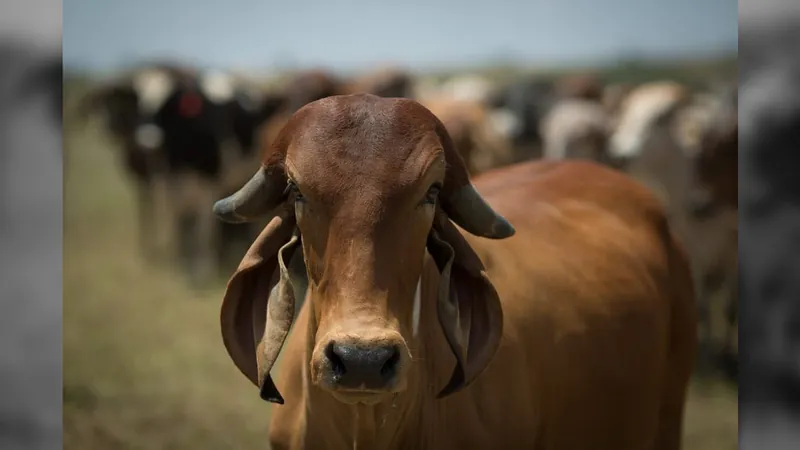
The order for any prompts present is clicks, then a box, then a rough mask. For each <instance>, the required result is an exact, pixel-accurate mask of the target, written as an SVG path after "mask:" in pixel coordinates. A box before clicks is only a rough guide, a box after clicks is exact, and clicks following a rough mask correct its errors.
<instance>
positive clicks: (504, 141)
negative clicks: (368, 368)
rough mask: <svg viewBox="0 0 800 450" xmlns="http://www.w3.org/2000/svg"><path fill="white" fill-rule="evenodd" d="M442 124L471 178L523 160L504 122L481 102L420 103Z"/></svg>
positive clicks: (449, 99) (435, 100)
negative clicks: (502, 123) (504, 131)
mask: <svg viewBox="0 0 800 450" xmlns="http://www.w3.org/2000/svg"><path fill="white" fill-rule="evenodd" d="M421 103H422V104H423V105H424V106H425V107H426V108H428V109H429V110H430V111H431V112H433V114H434V115H436V117H438V118H439V120H441V121H442V123H443V124H444V126H445V128H446V129H447V132H448V133H449V134H450V137H451V138H452V139H453V142H454V143H455V147H456V149H457V150H458V152H459V153H460V154H461V158H462V159H463V160H464V163H465V164H466V167H467V171H468V172H469V173H470V174H471V175H476V174H478V173H481V172H485V171H487V170H489V169H492V168H495V167H502V166H506V165H509V164H513V163H514V162H518V161H520V160H522V159H521V158H519V156H518V155H517V154H515V148H514V146H513V144H512V142H511V140H510V139H508V138H507V135H506V134H505V133H503V132H502V130H501V126H502V125H501V124H499V123H497V121H498V120H500V119H502V118H501V117H498V116H496V115H495V114H494V112H493V111H491V110H489V109H488V108H487V107H485V106H484V105H482V104H481V103H478V102H475V101H471V100H467V99H457V98H452V97H449V96H443V97H439V98H429V99H425V100H421Z"/></svg>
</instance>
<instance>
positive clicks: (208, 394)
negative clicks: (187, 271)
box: [64, 93, 738, 450]
mask: <svg viewBox="0 0 800 450" xmlns="http://www.w3.org/2000/svg"><path fill="white" fill-rule="evenodd" d="M68 95H69V93H68ZM64 145H65V153H66V154H67V155H68V156H67V158H68V163H67V172H66V185H65V210H66V213H65V226H64V448H65V449H72V450H95V449H97V450H100V449H102V450H113V449H146V450H160V449H192V450H203V449H215V450H217V449H236V450H247V449H264V448H267V442H266V439H267V424H268V418H269V411H270V409H269V406H268V405H267V404H266V403H264V402H263V401H261V400H260V399H259V398H258V395H257V391H256V389H255V388H254V387H253V386H252V385H251V384H250V382H249V381H247V380H246V379H245V378H244V377H243V376H242V375H240V374H239V372H238V370H237V369H236V368H235V366H234V365H233V363H232V362H230V360H229V359H228V357H227V355H226V353H225V350H224V348H223V346H222V342H221V339H220V332H219V326H218V318H219V303H220V301H221V298H222V286H219V287H217V288H215V289H212V290H208V291H204V292H197V291H193V290H190V289H189V288H188V287H187V286H186V284H185V283H184V282H183V278H182V277H180V276H178V274H177V273H176V272H175V271H174V270H172V269H170V268H168V267H152V266H148V265H147V264H145V263H143V262H142V260H141V258H140V257H139V252H138V249H137V248H136V245H137V241H136V239H135V238H136V233H135V231H136V229H135V225H136V221H135V216H134V208H133V197H132V191H131V190H130V189H129V187H128V186H129V185H128V183H127V182H126V181H127V180H126V179H125V177H124V176H123V174H122V172H121V171H120V170H119V169H118V164H117V162H116V161H115V158H114V155H115V152H113V151H112V150H113V149H112V148H110V146H109V144H108V142H106V141H104V140H103V139H102V138H101V135H100V134H99V133H98V132H97V131H96V130H95V129H93V128H88V129H85V130H82V129H70V130H66V131H65V138H64ZM737 416H738V411H737V400H736V393H735V391H732V390H730V389H727V388H725V387H724V386H719V385H711V386H703V385H699V384H698V385H697V386H696V387H695V388H694V389H693V394H692V398H691V400H690V403H689V408H688V415H687V427H686V444H687V446H686V447H685V448H686V449H687V450H695V449H696V450H723V449H725V450H727V449H735V448H737V447H736V442H737V434H738V433H737Z"/></svg>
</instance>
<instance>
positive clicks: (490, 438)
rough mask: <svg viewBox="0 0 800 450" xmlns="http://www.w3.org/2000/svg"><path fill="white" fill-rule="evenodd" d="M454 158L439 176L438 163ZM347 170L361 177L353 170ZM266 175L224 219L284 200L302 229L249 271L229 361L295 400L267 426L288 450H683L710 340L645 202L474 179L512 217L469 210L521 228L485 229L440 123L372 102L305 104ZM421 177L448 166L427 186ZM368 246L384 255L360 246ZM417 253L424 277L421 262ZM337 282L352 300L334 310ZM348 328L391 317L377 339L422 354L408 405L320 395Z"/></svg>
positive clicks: (225, 207)
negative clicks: (326, 341) (327, 332)
mask: <svg viewBox="0 0 800 450" xmlns="http://www.w3.org/2000/svg"><path fill="white" fill-rule="evenodd" d="M365 112H370V113H371V114H364V113H365ZM345 130H348V131H345ZM431 131H435V134H433V135H432V134H430V132H431ZM434 136H435V138H434ZM401 138H404V139H405V140H403V139H401ZM347 143H349V145H345V144H347ZM377 143H380V144H381V145H377V146H376V145H375V144H377ZM368 144H369V145H368ZM437 148H438V150H439V151H438V152H437V151H436V150H437ZM426 152H432V153H430V154H429V156H428V159H426V158H422V159H421V156H422V155H426ZM442 157H444V161H445V162H446V164H447V166H446V167H447V170H446V171H444V172H442V171H441V169H439V168H438V167H441V166H438V165H437V164H439V163H438V162H436V161H441V160H440V159H437V158H442ZM348 158H352V161H353V162H350V163H348V162H343V161H345V160H347V159H348ZM430 158H432V159H430ZM264 161H265V163H264V168H263V169H262V172H260V175H259V174H257V175H256V176H255V177H254V179H253V180H254V181H253V182H252V183H253V184H251V185H250V186H246V187H245V188H243V190H242V191H240V193H238V194H237V195H235V196H234V198H228V199H225V200H223V201H220V202H218V204H217V206H215V210H216V211H217V213H218V214H219V215H220V216H221V217H230V215H231V214H232V215H233V216H236V215H239V216H240V217H241V214H240V213H241V212H242V211H244V210H247V211H249V213H250V214H257V213H258V214H266V211H267V210H268V209H271V208H273V206H274V205H275V204H276V202H281V203H280V204H282V205H291V204H292V203H294V205H295V206H294V209H295V213H294V215H295V218H296V219H295V220H296V222H297V226H296V227H295V226H293V225H291V223H292V222H291V221H290V218H291V217H292V216H291V214H290V209H279V211H285V212H283V213H279V217H280V219H273V221H278V222H273V224H272V225H271V227H270V228H268V229H267V230H266V231H265V233H264V234H262V236H263V237H262V238H261V239H260V240H258V241H257V242H256V243H255V244H254V246H253V248H252V249H251V252H250V254H249V255H259V256H257V257H256V258H255V259H253V257H252V256H248V257H247V258H246V259H245V261H243V262H242V266H240V271H238V272H237V273H236V274H234V276H233V277H232V279H231V281H230V283H229V286H228V290H227V292H226V296H225V301H224V305H223V318H222V326H223V336H225V343H226V347H227V348H228V351H229V353H230V355H231V357H232V359H233V360H234V362H235V363H236V364H237V365H238V366H239V368H240V369H241V370H242V371H243V372H244V373H245V374H246V375H247V376H248V378H250V380H251V381H253V382H254V383H260V384H261V386H262V396H264V395H263V394H264V393H265V389H264V388H265V387H266V388H267V389H266V391H271V393H272V394H275V393H277V392H278V391H279V392H280V393H281V394H282V397H283V398H282V400H284V401H285V403H284V404H282V405H276V406H274V409H273V411H272V415H271V424H270V443H271V446H272V448H273V449H340V448H341V449H352V448H354V447H355V448H366V449H398V450H399V449H408V448H423V449H424V448H429V449H437V450H439V449H441V450H450V449H453V450H455V449H486V448H503V449H510V450H515V449H565V448H569V449H578V448H592V449H599V450H603V449H609V450H610V449H615V450H626V449H630V450H633V449H642V450H645V449H654V448H656V449H673V450H674V449H678V448H679V447H680V439H681V425H682V416H683V406H684V401H685V397H686V389H687V384H688V380H689V376H690V373H691V367H692V362H693V359H694V351H695V342H696V336H695V317H694V314H695V311H694V294H693V291H692V285H691V274H690V272H689V268H688V263H687V260H686V257H685V254H684V252H683V250H682V248H681V246H680V245H679V244H678V243H677V242H676V241H675V240H674V239H673V237H672V234H671V232H670V230H669V227H668V226H667V223H666V218H665V215H664V212H663V210H662V208H661V207H660V206H659V202H658V201H657V200H656V199H655V198H654V197H653V196H652V195H651V194H650V193H649V191H648V190H647V189H645V188H644V187H642V186H641V185H639V184H637V183H635V182H633V181H632V180H631V179H629V178H627V177H625V176H623V175H621V174H619V173H618V172H614V171H611V170H608V169H604V168H602V167H600V166H597V165H595V164H591V163H583V162H554V163H550V162H548V163H544V162H531V163H524V164H518V165H515V166H510V167H508V168H504V169H498V170H495V171H491V172H488V173H486V174H484V175H482V176H479V177H478V178H477V179H476V180H475V181H474V183H475V185H476V187H477V189H478V190H479V192H480V193H481V195H482V197H483V198H484V199H485V200H487V201H488V202H490V203H491V204H492V205H493V207H494V208H497V211H498V212H500V213H501V214H503V216H499V215H497V214H496V213H495V212H494V211H492V210H488V209H484V207H483V206H481V203H480V202H479V200H480V197H470V203H469V204H471V205H473V206H472V208H474V210H475V211H482V212H481V214H489V215H492V214H495V216H494V217H495V219H494V220H495V222H494V223H495V224H497V223H501V222H498V220H499V219H497V218H498V217H507V218H508V219H509V220H511V221H512V222H513V223H514V224H515V227H516V230H517V231H516V233H514V232H513V231H512V232H511V233H508V232H503V233H499V232H497V231H494V232H492V233H489V232H488V229H487V228H486V226H485V225H480V226H478V225H476V222H474V217H473V216H472V214H474V213H470V212H469V211H467V210H465V209H463V207H464V205H465V204H466V203H459V202H458V201H457V200H456V199H458V198H460V197H459V195H460V194H459V193H461V192H465V191H462V190H463V189H464V188H465V186H468V185H469V180H468V179H467V178H466V177H465V170H464V167H463V165H462V163H461V160H460V158H459V157H458V155H457V154H456V153H454V149H453V147H452V142H451V140H450V139H449V137H448V136H447V134H446V133H445V132H444V130H443V129H442V126H441V124H440V123H439V122H438V121H437V120H436V119H435V117H433V116H432V115H431V114H430V113H429V112H426V111H425V110H424V109H423V108H421V107H420V106H419V105H418V104H416V103H415V102H411V101H408V100H386V99H377V97H374V96H343V97H338V98H337V97H333V98H330V99H328V100H326V101H321V102H315V104H312V105H309V106H308V107H307V108H304V110H302V111H300V112H299V113H298V114H296V115H295V116H294V117H293V118H292V119H290V121H289V123H288V124H287V126H286V127H285V128H284V130H283V131H282V132H281V133H280V135H279V136H278V138H277V139H276V141H275V143H274V145H273V146H272V147H271V149H270V151H269V152H267V153H266V154H265V160H264ZM356 161H357V162H358V163H359V164H358V165H356V164H355V162H356ZM414 161H416V163H415V162H414ZM419 161H434V162H433V163H431V164H432V165H430V166H429V167H430V169H429V170H421V166H420V165H419V164H421V163H420V162H419ZM281 165H284V166H285V167H286V168H287V170H286V172H285V176H286V178H283V180H284V181H283V182H284V183H286V180H287V179H288V180H291V182H292V183H295V184H289V188H288V189H287V191H286V192H288V193H289V194H288V195H289V197H288V199H281V200H276V197H274V195H273V194H274V192H277V191H275V190H271V189H272V187H269V186H268V184H269V183H272V182H274V183H275V187H278V186H279V185H280V180H281V179H282V178H281V177H282V176H283V175H278V174H279V170H280V167H281ZM359 167H360V168H361V169H359ZM401 168H405V169H402V170H401ZM322 169H326V170H327V171H326V170H322ZM346 170H349V171H351V172H350V173H349V174H348V173H345V172H343V171H346ZM412 174H416V175H413V176H412ZM264 180H269V181H264ZM402 180H406V181H408V180H413V182H412V183H411V184H403V183H400V182H401V181H402ZM431 180H439V181H443V185H442V187H441V191H440V192H439V194H438V200H436V202H435V204H436V207H435V209H434V208H433V206H420V207H418V208H421V209H419V212H418V213H417V212H411V211H412V210H411V209H404V208H406V207H409V208H410V207H413V206H414V204H415V202H416V201H417V200H416V199H418V198H419V197H418V196H421V194H422V193H424V192H425V188H426V187H427V186H428V183H429V182H431ZM397 183H400V184H397ZM351 186H356V187H358V189H357V190H352V189H356V188H354V187H351ZM398 186H404V187H405V189H401V188H399V187H398ZM268 191H269V192H268ZM430 192H431V191H429V194H430ZM301 193H302V200H298V198H300V197H299V196H300V194H301ZM387 193H391V194H392V195H391V196H388V197H387V196H386V195H387ZM424 198H426V199H428V198H429V197H427V196H426V197H424ZM254 199H260V200H259V202H260V204H261V207H260V210H258V211H257V208H255V206H254V205H256V203H259V202H255V200H254ZM318 199H319V200H322V199H324V200H325V201H317V200H318ZM369 199H372V200H369ZM375 199H380V202H378V203H370V201H374V200H375ZM390 199H391V201H390ZM267 200H269V201H267ZM242 205H246V207H244V206H242ZM323 205H329V206H323ZM367 205H370V208H373V209H370V208H366V206H367ZM403 205H407V206H403ZM421 205H433V203H422V204H421ZM355 207H359V208H361V209H351V208H355ZM374 208H377V209H374ZM428 208H430V209H428ZM486 208H488V207H486ZM322 211H326V212H325V213H324V214H323V213H322ZM355 211H360V212H361V214H360V215H355V214H353V212H355ZM489 211H491V213H490V212H489ZM345 212H346V213H347V214H345ZM273 214H275V213H273ZM287 214H289V215H287ZM342 214H345V215H344V216H341V215H342ZM415 214H419V216H418V218H413V217H412V216H414V215H415ZM340 217H341V219H340ZM345 218H346V219H347V220H344V219H345ZM386 218H389V219H390V220H385V219H386ZM311 219H313V220H311ZM449 220H453V222H455V223H457V224H459V225H463V228H457V227H455V226H454V225H453V224H451V223H450V221H449ZM481 223H483V224H486V223H488V222H486V221H485V220H484V221H481ZM373 225H374V226H373ZM423 226H425V227H427V228H421V227H423ZM291 228H294V230H292V229H291ZM467 228H470V229H472V230H473V231H472V232H473V233H475V234H482V235H486V236H488V237H493V238H494V239H492V240H487V239H484V238H479V237H477V236H473V235H470V234H467V233H466V232H465V231H466V230H467ZM489 228H490V229H492V230H498V229H499V228H497V225H492V226H491V227H489ZM298 230H299V231H301V235H302V236H301V237H302V249H303V252H302V253H303V256H304V258H303V259H304V260H305V269H306V270H305V274H303V273H300V272H299V271H296V272H294V275H292V274H291V273H289V272H290V271H291V270H290V269H289V270H287V269H286V267H288V266H291V265H293V263H292V262H289V263H288V264H286V263H285V264H284V265H283V267H281V268H282V269H284V270H281V271H276V269H275V267H276V261H286V260H288V259H289V258H292V256H290V255H289V254H288V251H289V250H288V246H290V245H294V243H296V242H297V240H293V239H290V238H289V236H296V235H297V234H296V233H297V231H298ZM383 230H388V231H383ZM512 230H513V229H512ZM362 232H368V233H369V234H365V235H361V234H359V233H362ZM385 232H386V233H389V234H383V233H385ZM412 236H413V239H411V238H410V237H412ZM362 239H366V240H365V241H364V242H367V243H369V245H366V246H360V245H355V246H353V245H350V244H348V243H351V242H354V243H358V242H361V240H362ZM282 245H286V247H284V248H287V250H286V251H284V253H283V257H281V258H279V257H277V253H278V249H279V248H280V247H281V246H282ZM347 245H350V246H349V247H348V246H347ZM425 248H427V252H425V251H424V249H425ZM382 249H383V250H382ZM329 250H330V251H329ZM334 250H335V251H334ZM417 251H419V252H421V254H420V255H419V256H423V255H424V257H421V258H420V259H421V260H422V261H421V264H420V263H417V262H415V261H413V260H412V259H408V258H409V257H411V256H413V255H414V254H415V253H414V252H417ZM365 252H366V253H365ZM323 253H324V254H323ZM297 254H299V252H298V253H295V255H297ZM353 258H355V259H353ZM291 261H295V259H294V258H292V260H291ZM354 261H357V262H359V265H353V262H354ZM484 267H485V268H484ZM259 272H260V275H259ZM277 273H280V278H281V281H277V280H276V274H277ZM287 273H288V275H287ZM417 273H418V274H420V276H421V278H420V280H421V284H420V289H419V292H420V299H421V301H420V303H419V305H420V314H419V333H413V334H412V333H410V332H409V327H408V326H407V325H408V323H409V322H411V320H410V317H411V311H410V310H411V301H410V300H411V295H410V294H411V292H412V291H413V289H412V288H413V285H410V283H408V282H409V281H411V280H413V279H416V274H417ZM364 274H367V275H364ZM304 276H305V277H304ZM393 276H396V277H399V278H391V277H393ZM292 277H294V278H292ZM387 277H388V278H387ZM297 278H305V279H306V280H307V281H308V300H307V301H306V304H305V306H304V307H303V308H302V310H301V311H300V313H299V316H298V317H297V320H296V321H295V322H294V328H293V331H292V332H291V333H290V334H289V337H288V341H287V343H286V348H285V349H284V350H283V361H282V362H281V364H280V375H279V376H278V377H277V383H276V385H277V389H276V390H271V389H269V388H270V386H269V383H266V382H265V383H261V381H266V380H268V377H265V376H264V375H267V374H268V373H269V368H270V367H271V365H272V363H273V362H274V356H275V353H276V352H277V349H279V348H280V346H281V344H282V341H283V338H284V337H285V336H286V332H288V321H290V320H291V316H290V315H288V314H287V313H286V312H287V311H289V309H290V308H289V306H290V305H288V304H286V303H290V302H291V300H292V299H294V298H295V297H296V296H297V295H298V294H299V295H303V294H304V290H305V286H301V284H302V283H297V282H296V279H297ZM385 280H394V282H395V283H396V282H399V281H402V283H401V284H391V286H393V287H391V288H390V289H389V291H388V292H389V293H391V292H393V291H392V289H397V291H396V296H395V297H392V296H391V295H390V296H389V297H387V298H388V300H387V298H384V297H381V296H375V295H373V296H371V297H364V296H361V293H363V292H372V293H382V292H383V291H379V290H375V289H374V288H377V287H378V286H379V285H380V284H381V283H383V281H385ZM276 283H277V286H278V288H277V290H275V291H274V293H273V294H268V292H269V291H270V289H272V287H273V286H275V285H276ZM370 283H377V284H370ZM403 283H406V284H403ZM289 285H291V287H292V289H289ZM244 286H250V287H249V288H246V287H244ZM298 286H300V287H298ZM330 286H336V287H337V288H339V290H338V291H335V292H344V291H342V289H346V292H347V293H348V295H346V296H339V297H337V296H336V295H335V294H334V293H332V292H334V291H332V290H331V288H330ZM387 286H389V285H387ZM365 289H366V290H365ZM290 290H291V292H289V291H290ZM267 300H268V301H267ZM273 305H275V306H273ZM337 308H344V310H345V311H346V312H347V314H345V315H341V314H340V313H337ZM376 308H377V309H376ZM279 310H280V311H279ZM265 311H268V313H267V314H268V315H267V319H266V320H263V317H264V315H265ZM376 311H377V312H376ZM337 314H339V315H338V316H337ZM334 317H338V319H336V320H339V321H342V323H345V322H346V323H353V324H356V325H357V326H361V325H363V324H362V322H361V321H362V320H366V319H375V320H377V319H380V320H383V319H393V320H396V322H397V324H396V325H392V323H393V322H391V321H388V322H375V321H374V320H373V321H372V322H371V323H383V324H384V325H382V326H383V327H389V328H391V327H393V326H396V327H399V328H397V330H399V332H400V335H401V336H402V338H403V342H405V343H406V344H407V346H408V349H407V350H408V351H409V353H410V359H409V360H408V361H405V362H404V364H405V367H404V372H403V373H404V374H405V375H404V376H405V380H404V386H403V388H402V389H394V390H392V391H391V392H390V395H388V396H382V397H376V395H377V394H374V393H371V394H370V397H361V398H363V399H367V398H368V399H369V401H368V402H357V401H352V400H354V398H353V397H347V398H346V399H344V397H338V396H336V395H335V391H332V390H331V388H330V387H329V386H326V385H325V384H324V383H321V382H320V380H319V378H316V379H315V371H316V370H317V368H316V366H315V363H316V356H315V355H316V354H317V352H318V349H317V347H318V346H319V341H320V339H322V338H323V337H324V336H323V335H324V333H323V332H322V328H321V327H322V326H329V322H330V321H331V320H332V318H334ZM326 324H327V325H326ZM329 329H330V326H329ZM387 329H388V328H387ZM359 330H361V329H359ZM363 330H366V328H364V329H363ZM262 332H263V335H264V336H263V339H262V336H261V335H262ZM258 342H260V344H258V345H259V346H258V347H257V345H256V343H258ZM454 367H455V372H454ZM448 380H449V381H448ZM445 385H447V386H448V388H446V389H445V390H444V391H442V392H441V393H440V395H437V393H439V392H440V389H441V388H442V386H445ZM267 394H270V392H267ZM448 394H449V395H448ZM266 397H268V398H269V396H268V395H267V396H266ZM439 397H441V398H439ZM356 398H359V397H356ZM272 399H273V401H274V398H272ZM343 399H344V400H343ZM345 400H347V401H345Z"/></svg>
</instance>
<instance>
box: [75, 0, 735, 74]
mask: <svg viewBox="0 0 800 450" xmlns="http://www.w3.org/2000/svg"><path fill="white" fill-rule="evenodd" d="M203 5H205V6H203ZM63 17H64V19H63V32H64V35H63V50H64V63H65V65H67V66H71V67H76V68H87V69H99V70H108V69H113V68H116V67H119V66H120V65H121V64H125V63H129V62H130V60H131V59H132V58H133V59H138V58H157V57H179V58H183V59H185V60H187V61H190V62H192V63H195V64H199V65H202V66H210V67H220V68H222V67H228V68H230V67H235V68H242V69H269V68H275V67H286V66H289V67H309V66H326V67H331V68H334V69H340V70H360V69H363V68H367V67H369V66H371V65H374V64H376V63H399V64H403V65H405V66H407V67H411V68H433V67H447V66H471V65H480V64H482V63H491V62H504V61H505V62H508V61H514V62H521V63H524V64H528V65H536V64H540V65H556V66H557V65H562V64H570V63H582V62H584V61H587V62H597V61H603V60H608V59H616V58H619V57H625V56H629V55H645V56H651V57H680V56H695V55H700V56H702V55H708V54H712V53H718V52H723V51H730V50H735V49H736V45H737V31H738V4H737V3H735V2H734V1H733V0H485V1H481V2H478V1H475V0H460V1H456V0H404V1H392V2H386V1H384V2H381V1H378V0H373V1H365V0H327V1H311V0H283V1H280V2H278V1H274V0H261V1H256V0H224V1H223V0H218V1H211V0H204V1H200V0H137V1H131V0H64V2H63Z"/></svg>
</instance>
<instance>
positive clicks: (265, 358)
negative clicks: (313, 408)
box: [220, 212, 308, 404]
mask: <svg viewBox="0 0 800 450" xmlns="http://www.w3.org/2000/svg"><path fill="white" fill-rule="evenodd" d="M299 243H300V235H299V233H298V231H297V227H296V223H295V218H294V216H293V215H292V214H291V213H290V212H285V213H284V214H282V215H279V216H276V217H274V218H273V219H272V221H270V223H269V224H268V225H267V226H266V227H265V228H264V231H262V232H261V234H260V235H259V236H258V238H256V240H255V242H254V243H253V245H252V246H251V247H250V249H249V250H248V251H247V254H246V255H245V257H244V259H242V262H241V263H240V264H239V268H238V269H237V270H236V272H235V273H234V274H233V276H232V277H231V279H230V280H229V281H228V286H227V289H226V291H225V296H224V298H223V301H222V310H221V314H220V325H221V328H222V341H223V343H224V344H225V348H226V350H227V351H228V355H229V356H230V357H231V359H232V360H233V362H234V364H236V366H237V367H238V368H239V370H240V371H241V372H242V373H243V374H244V375H245V376H246V377H247V378H248V379H250V381H252V382H253V384H255V385H256V386H258V387H259V389H260V395H261V398H263V399H264V400H266V401H269V402H273V403H280V404H282V403H283V397H281V394H280V393H279V392H278V390H277V388H276V387H275V383H274V382H273V380H272V377H271V376H270V373H269V372H270V369H272V366H273V365H274V364H275V360H276V359H277V358H278V354H279V353H280V350H281V347H283V343H284V341H285V340H286V337H287V335H288V334H289V329H290V328H291V325H292V322H293V320H294V313H295V299H296V298H304V297H305V293H306V289H307V286H308V281H307V280H306V272H305V264H304V262H303V252H302V250H300V251H297V249H298V248H300V246H299V245H298V244H299Z"/></svg>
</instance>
